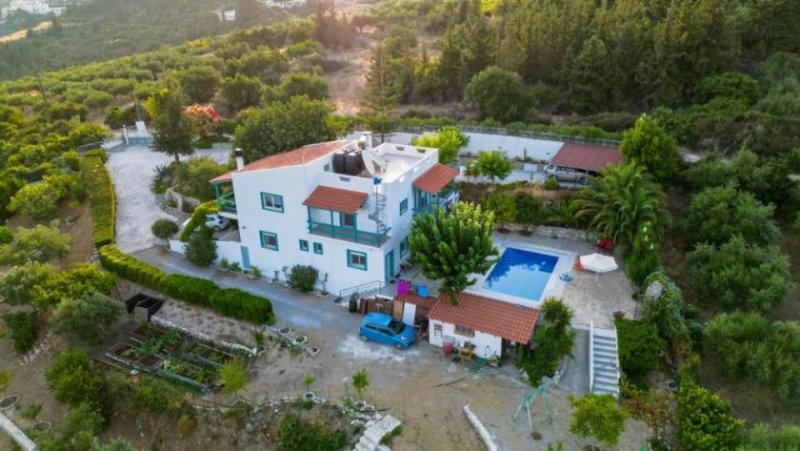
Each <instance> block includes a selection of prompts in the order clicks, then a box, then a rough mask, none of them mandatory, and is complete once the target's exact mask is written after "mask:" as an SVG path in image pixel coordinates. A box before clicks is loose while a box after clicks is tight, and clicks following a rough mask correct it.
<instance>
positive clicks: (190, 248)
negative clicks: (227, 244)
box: [185, 226, 217, 267]
mask: <svg viewBox="0 0 800 451" xmlns="http://www.w3.org/2000/svg"><path fill="white" fill-rule="evenodd" d="M203 229H204V230H201V231H200V233H195V234H194V235H192V236H191V238H189V242H188V243H186V250H185V255H186V260H189V261H190V262H192V263H194V264H195V265H197V266H202V267H206V266H210V265H211V264H212V263H214V259H216V258H217V242H216V241H214V236H213V235H214V234H213V232H212V231H211V230H208V229H207V228H206V227H205V226H204V227H203Z"/></svg>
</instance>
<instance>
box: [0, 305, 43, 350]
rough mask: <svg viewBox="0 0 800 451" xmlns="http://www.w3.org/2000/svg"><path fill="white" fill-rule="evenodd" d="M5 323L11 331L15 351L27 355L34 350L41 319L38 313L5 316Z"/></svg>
mask: <svg viewBox="0 0 800 451" xmlns="http://www.w3.org/2000/svg"><path fill="white" fill-rule="evenodd" d="M3 321H4V322H5V323H6V326H8V328H9V329H10V330H11V341H12V342H14V350H15V351H17V353H19V354H25V353H26V352H28V351H30V350H31V349H33V345H34V344H35V343H36V337H37V335H38V334H39V318H38V316H37V315H36V313H33V312H31V313H14V314H8V315H3Z"/></svg>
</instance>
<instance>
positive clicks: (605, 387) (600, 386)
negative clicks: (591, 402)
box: [594, 382, 619, 394]
mask: <svg viewBox="0 0 800 451" xmlns="http://www.w3.org/2000/svg"><path fill="white" fill-rule="evenodd" d="M598 391H603V392H608V393H617V394H619V387H618V386H616V385H611V384H605V383H602V382H595V384H594V392H595V393H597V392H598Z"/></svg>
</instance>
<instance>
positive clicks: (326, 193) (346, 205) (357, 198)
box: [303, 186, 369, 214]
mask: <svg viewBox="0 0 800 451" xmlns="http://www.w3.org/2000/svg"><path fill="white" fill-rule="evenodd" d="M367 197H369V195H368V194H367V193H362V192H360V191H350V190H346V189H341V188H332V187H330V186H318V187H316V189H314V191H313V192H312V193H311V195H309V196H308V197H307V198H306V200H304V201H303V205H305V206H307V207H313V208H322V209H325V210H333V211H340V212H342V213H351V214H352V213H355V212H357V211H358V209H359V208H361V205H363V204H364V202H366V200H367Z"/></svg>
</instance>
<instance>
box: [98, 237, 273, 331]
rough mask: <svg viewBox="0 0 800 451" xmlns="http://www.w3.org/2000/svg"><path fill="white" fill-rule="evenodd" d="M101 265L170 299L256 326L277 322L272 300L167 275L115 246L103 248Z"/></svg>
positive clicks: (206, 280) (200, 281)
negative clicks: (211, 310)
mask: <svg viewBox="0 0 800 451" xmlns="http://www.w3.org/2000/svg"><path fill="white" fill-rule="evenodd" d="M99 254H100V262H101V263H102V264H103V266H104V267H105V268H106V269H108V270H109V271H111V272H113V273H116V274H118V275H119V276H120V277H124V278H126V279H129V280H132V281H134V282H137V283H140V284H142V285H144V286H146V287H149V288H152V289H154V290H158V291H160V292H162V293H164V294H166V295H167V296H169V297H172V298H175V299H180V300H182V301H186V302H188V303H190V304H195V305H199V306H203V307H210V308H212V309H213V310H215V311H216V312H218V313H220V314H222V315H225V316H230V317H233V318H238V319H243V320H246V321H250V322H253V323H256V324H263V323H269V324H273V323H274V322H275V315H274V314H273V312H272V303H271V302H270V301H269V299H267V298H264V297H261V296H256V295H254V294H250V293H248V292H246V291H242V290H237V289H234V288H220V287H219V286H217V284H215V283H214V282H212V281H210V280H208V279H201V278H198V277H191V276H183V275H178V274H166V273H164V272H163V271H161V270H160V269H158V268H156V267H155V266H153V265H150V264H147V263H145V262H142V261H140V260H137V259H135V258H133V257H131V256H129V255H127V254H125V253H123V252H121V251H120V250H119V249H118V248H117V246H115V245H113V244H111V245H108V246H103V247H102V248H100V252H99Z"/></svg>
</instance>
